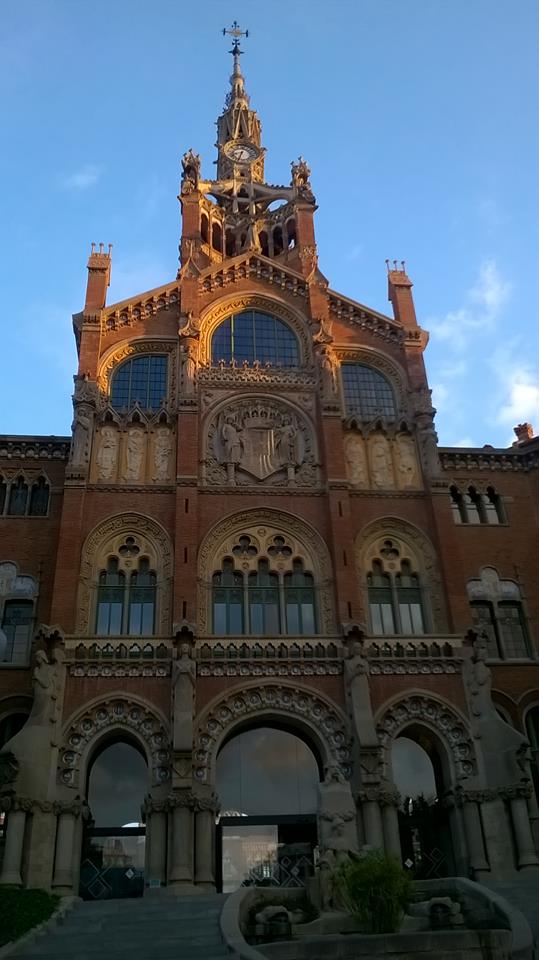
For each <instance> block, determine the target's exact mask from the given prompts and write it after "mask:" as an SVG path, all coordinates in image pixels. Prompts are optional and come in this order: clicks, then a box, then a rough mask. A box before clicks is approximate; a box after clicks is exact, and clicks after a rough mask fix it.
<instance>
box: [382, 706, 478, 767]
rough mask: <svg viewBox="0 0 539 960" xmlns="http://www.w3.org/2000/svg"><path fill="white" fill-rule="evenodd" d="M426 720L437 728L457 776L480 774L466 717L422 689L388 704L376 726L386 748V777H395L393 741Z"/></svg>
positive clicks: (383, 747) (384, 748)
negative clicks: (391, 754)
mask: <svg viewBox="0 0 539 960" xmlns="http://www.w3.org/2000/svg"><path fill="white" fill-rule="evenodd" d="M417 723H423V724H424V725H425V726H427V727H429V728H430V729H431V730H434V731H435V733H437V734H438V736H439V737H440V739H441V740H442V742H443V743H444V745H445V746H446V748H447V751H448V753H449V754H450V756H451V757H452V759H453V765H454V770H455V777H456V779H457V780H464V779H465V778H466V777H471V776H473V775H474V774H475V773H476V758H475V752H474V747H473V742H472V738H471V735H470V732H469V730H468V728H467V725H466V722H465V720H464V719H463V718H462V717H461V716H460V714H458V713H457V711H456V710H455V709H454V707H452V706H450V705H449V704H447V703H445V702H443V701H441V700H437V699H435V698H434V697H432V696H429V695H428V694H423V693H421V692H418V693H416V694H413V695H412V696H409V697H406V698H405V699H403V700H399V701H397V703H393V704H391V705H390V706H389V707H387V708H386V709H385V710H384V711H383V713H382V715H381V716H380V719H379V720H378V722H377V725H376V729H377V732H378V737H379V740H380V744H381V746H382V750H383V763H384V767H385V771H384V776H386V777H387V778H388V779H391V758H390V751H391V745H392V743H393V741H394V740H395V739H396V738H397V737H398V735H399V734H400V733H401V732H403V731H404V730H405V729H406V727H408V726H410V725H411V724H417Z"/></svg>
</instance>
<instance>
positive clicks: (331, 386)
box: [319, 346, 337, 399]
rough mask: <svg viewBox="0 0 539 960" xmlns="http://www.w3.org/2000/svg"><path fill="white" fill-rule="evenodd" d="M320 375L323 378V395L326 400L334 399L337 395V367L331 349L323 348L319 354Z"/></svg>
mask: <svg viewBox="0 0 539 960" xmlns="http://www.w3.org/2000/svg"><path fill="white" fill-rule="evenodd" d="M319 358H320V373H321V377H322V393H323V395H324V397H325V398H326V399H332V398H333V397H334V396H335V394H336V393H337V380H336V377H335V365H334V362H333V356H332V353H331V350H330V348H329V347H325V346H324V347H323V349H322V350H320V352H319Z"/></svg>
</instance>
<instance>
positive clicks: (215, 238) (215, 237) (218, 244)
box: [211, 221, 223, 253]
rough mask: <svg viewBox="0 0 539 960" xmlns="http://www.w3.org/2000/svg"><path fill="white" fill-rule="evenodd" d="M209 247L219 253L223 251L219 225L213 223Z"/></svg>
mask: <svg viewBox="0 0 539 960" xmlns="http://www.w3.org/2000/svg"><path fill="white" fill-rule="evenodd" d="M211 245H212V247H213V249H214V250H218V251H219V253H222V251H223V231H222V228H221V225H220V224H219V223H216V222H215V221H214V222H213V223H212V225H211Z"/></svg>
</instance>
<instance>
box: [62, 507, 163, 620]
mask: <svg viewBox="0 0 539 960" xmlns="http://www.w3.org/2000/svg"><path fill="white" fill-rule="evenodd" d="M128 538H129V540H133V541H134V543H135V545H136V547H137V549H138V551H139V555H140V556H148V557H149V558H150V559H152V561H153V562H154V564H155V569H156V571H157V583H158V591H157V615H156V632H157V633H160V634H162V635H164V634H166V633H168V631H169V627H170V612H171V611H170V603H171V597H170V593H171V577H172V560H173V555H172V545H171V543H170V539H169V536H168V534H167V533H166V531H165V530H164V529H163V527H161V526H160V524H158V523H157V521H155V520H152V519H151V517H145V516H143V515H142V514H138V513H123V514H120V515H119V516H115V517H109V518H108V519H107V520H103V521H102V522H101V523H100V524H98V525H97V527H95V528H94V530H92V532H91V533H90V534H88V536H87V538H86V541H85V543H84V546H83V548H82V555H81V566H80V580H79V592H78V601H77V632H79V633H81V634H85V633H86V634H87V633H89V632H91V629H90V623H91V620H90V618H91V607H92V598H93V592H94V588H95V585H96V583H97V578H98V575H99V571H100V570H101V569H102V567H103V566H105V565H106V559H107V558H108V557H109V556H118V557H119V558H120V562H123V564H124V566H125V565H126V563H128V562H129V557H127V555H126V556H125V557H124V556H123V554H122V553H121V552H120V550H121V549H122V548H123V547H124V546H125V544H126V543H127V541H128ZM126 569H127V566H126Z"/></svg>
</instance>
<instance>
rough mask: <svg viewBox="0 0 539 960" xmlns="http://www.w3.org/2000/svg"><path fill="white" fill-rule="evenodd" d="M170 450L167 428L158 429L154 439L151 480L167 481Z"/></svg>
mask: <svg viewBox="0 0 539 960" xmlns="http://www.w3.org/2000/svg"><path fill="white" fill-rule="evenodd" d="M172 450H173V444H172V434H171V432H170V430H169V429H168V427H158V428H157V430H156V432H155V438H154V448H153V474H152V480H155V481H156V482H159V481H166V480H168V479H169V476H170V461H171V457H172Z"/></svg>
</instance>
